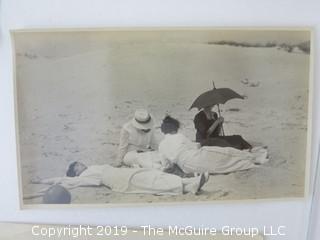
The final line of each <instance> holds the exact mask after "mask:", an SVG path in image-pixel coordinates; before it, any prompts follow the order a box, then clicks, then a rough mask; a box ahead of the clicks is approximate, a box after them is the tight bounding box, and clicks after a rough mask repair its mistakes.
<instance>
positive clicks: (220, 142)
mask: <svg viewBox="0 0 320 240" xmlns="http://www.w3.org/2000/svg"><path fill="white" fill-rule="evenodd" d="M200 144H201V146H217V147H233V148H236V149H239V150H243V149H250V148H252V146H251V144H250V143H248V142H247V141H246V140H244V139H243V137H241V136H240V135H232V136H215V137H210V138H207V139H204V140H202V141H201V142H200Z"/></svg>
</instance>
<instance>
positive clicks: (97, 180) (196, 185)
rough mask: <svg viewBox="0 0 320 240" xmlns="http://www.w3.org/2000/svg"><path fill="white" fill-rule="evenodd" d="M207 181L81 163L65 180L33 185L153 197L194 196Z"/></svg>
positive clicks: (77, 164) (201, 178) (156, 171)
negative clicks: (103, 188)
mask: <svg viewBox="0 0 320 240" xmlns="http://www.w3.org/2000/svg"><path fill="white" fill-rule="evenodd" d="M207 180H208V176H207V175H206V174H202V175H200V176H197V177H193V178H188V179H182V178H180V177H178V176H176V175H172V174H168V173H164V172H161V171H158V170H151V169H143V168H114V167H112V166H110V165H108V164H105V165H93V166H89V167H88V166H86V165H84V164H83V163H81V162H73V163H71V164H70V165H69V167H68V170H67V173H66V177H58V178H49V179H35V180H32V181H31V182H32V183H39V184H50V185H53V184H60V185H61V186H63V187H65V188H67V189H70V188H75V187H80V186H101V185H104V186H107V187H109V188H110V189H111V190H112V191H114V192H120V193H143V194H156V195H180V194H184V193H189V192H191V193H193V194H197V193H198V192H199V191H200V189H201V187H202V186H203V185H204V184H205V182H206V181H207Z"/></svg>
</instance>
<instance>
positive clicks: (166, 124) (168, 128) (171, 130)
mask: <svg viewBox="0 0 320 240" xmlns="http://www.w3.org/2000/svg"><path fill="white" fill-rule="evenodd" d="M179 127H180V122H179V121H178V120H177V119H175V118H173V117H171V116H169V115H167V116H166V117H165V118H164V119H163V120H162V124H161V132H163V133H164V134H175V133H177V132H178V129H179Z"/></svg>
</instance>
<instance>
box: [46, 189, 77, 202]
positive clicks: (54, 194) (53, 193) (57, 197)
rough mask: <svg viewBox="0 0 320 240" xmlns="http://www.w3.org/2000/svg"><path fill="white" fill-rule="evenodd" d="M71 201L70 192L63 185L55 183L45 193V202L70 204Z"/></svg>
mask: <svg viewBox="0 0 320 240" xmlns="http://www.w3.org/2000/svg"><path fill="white" fill-rule="evenodd" d="M70 202H71V194H70V192H69V191H68V190H67V189H65V188H64V187H62V186H61V185H53V186H52V187H50V188H49V189H48V190H47V191H46V192H45V194H44V196H43V199H42V203H44V204H69V203H70Z"/></svg>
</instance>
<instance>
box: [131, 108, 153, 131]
mask: <svg viewBox="0 0 320 240" xmlns="http://www.w3.org/2000/svg"><path fill="white" fill-rule="evenodd" d="M153 124H154V122H153V117H152V116H151V114H150V113H149V112H148V111H147V110H145V109H137V110H136V111H135V113H134V118H133V119H132V125H133V126H134V127H135V128H138V129H142V130H147V129H151V128H153Z"/></svg>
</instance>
